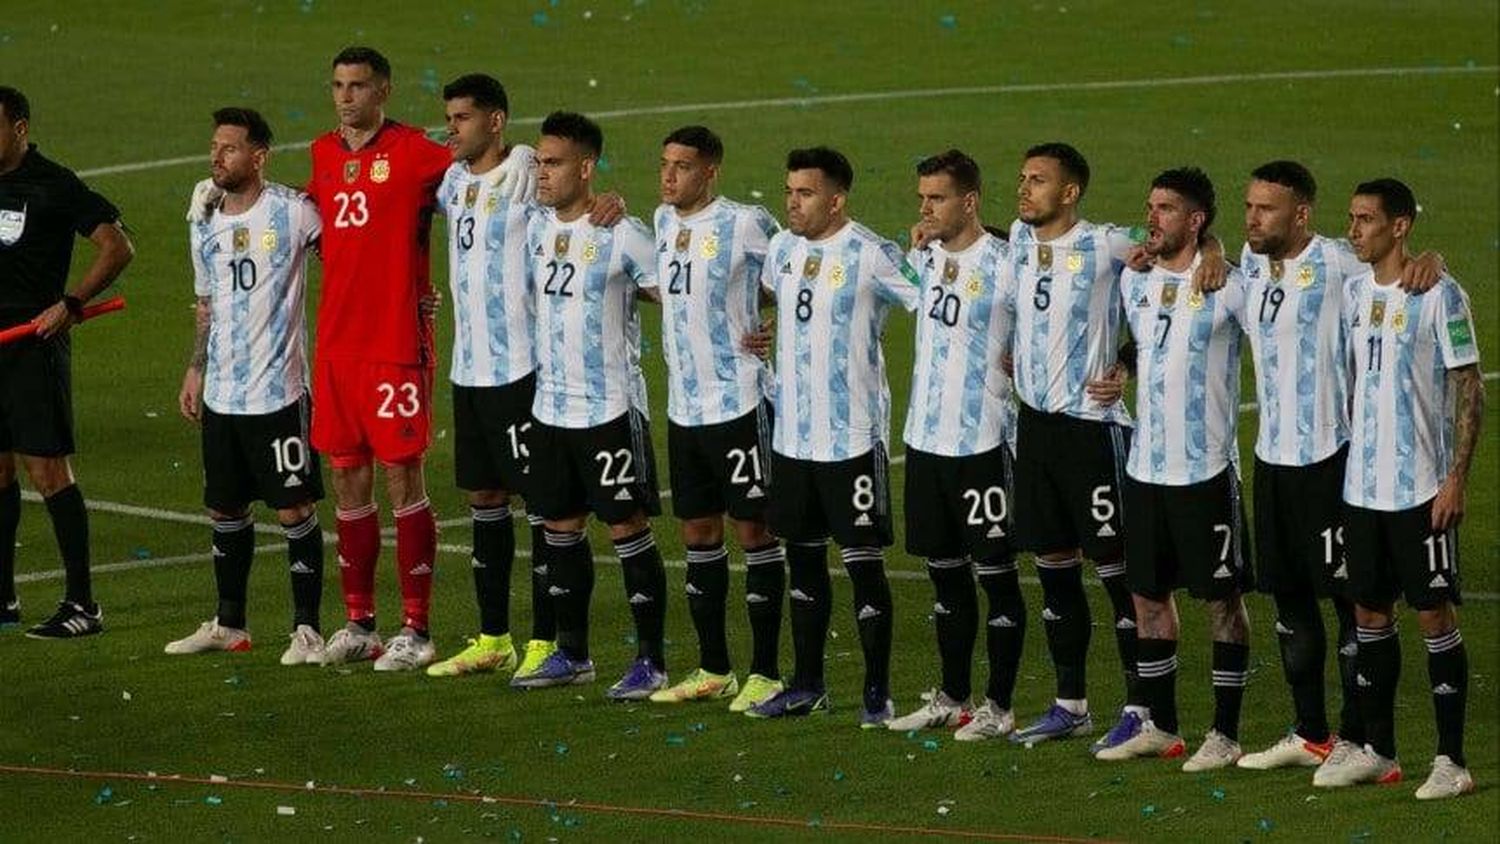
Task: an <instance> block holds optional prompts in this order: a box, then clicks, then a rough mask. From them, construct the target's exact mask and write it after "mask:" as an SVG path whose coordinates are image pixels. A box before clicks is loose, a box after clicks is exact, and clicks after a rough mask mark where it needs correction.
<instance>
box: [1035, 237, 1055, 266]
mask: <svg viewBox="0 0 1500 844" xmlns="http://www.w3.org/2000/svg"><path fill="white" fill-rule="evenodd" d="M1036 265H1037V267H1038V268H1039V269H1043V270H1050V269H1052V247H1051V246H1048V245H1047V244H1045V243H1043V244H1041V245H1039V246H1037V248H1036Z"/></svg>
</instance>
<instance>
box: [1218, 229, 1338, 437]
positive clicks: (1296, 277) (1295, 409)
mask: <svg viewBox="0 0 1500 844" xmlns="http://www.w3.org/2000/svg"><path fill="white" fill-rule="evenodd" d="M1366 269H1367V268H1366V267H1365V265H1364V264H1361V263H1360V262H1359V259H1358V258H1356V257H1355V256H1354V253H1353V251H1351V250H1350V248H1349V245H1348V244H1347V243H1346V242H1344V241H1340V240H1332V239H1329V238H1326V237H1323V236H1321V235H1313V239H1312V242H1310V243H1309V244H1308V245H1307V248H1306V249H1304V250H1302V253H1301V254H1299V255H1297V256H1296V257H1295V258H1288V259H1287V260H1285V261H1273V260H1271V259H1270V258H1269V257H1267V256H1265V255H1257V254H1255V253H1254V252H1251V251H1250V246H1249V244H1246V245H1245V248H1244V249H1243V250H1242V251H1241V253H1240V271H1241V272H1242V273H1244V276H1245V304H1246V312H1245V330H1246V331H1247V332H1248V333H1249V335H1250V351H1251V353H1252V355H1253V356H1254V357H1255V398H1256V401H1257V402H1258V403H1259V405H1260V425H1259V428H1258V431H1257V433H1256V436H1255V454H1256V456H1257V457H1259V458H1260V459H1261V460H1264V461H1265V462H1267V463H1274V464H1276V465H1278V466H1308V465H1311V464H1313V463H1317V462H1319V461H1321V460H1323V459H1325V458H1327V457H1328V456H1329V455H1331V454H1333V453H1334V452H1335V451H1338V450H1339V448H1341V447H1342V446H1343V445H1344V443H1345V442H1347V441H1348V439H1349V375H1348V366H1347V364H1346V355H1345V351H1344V335H1343V331H1344V329H1343V325H1342V324H1341V323H1340V313H1341V312H1342V309H1343V297H1344V285H1345V283H1346V282H1347V281H1348V280H1349V279H1350V278H1351V277H1353V276H1355V275H1359V274H1360V273H1362V272H1364V271H1365V270H1366Z"/></svg>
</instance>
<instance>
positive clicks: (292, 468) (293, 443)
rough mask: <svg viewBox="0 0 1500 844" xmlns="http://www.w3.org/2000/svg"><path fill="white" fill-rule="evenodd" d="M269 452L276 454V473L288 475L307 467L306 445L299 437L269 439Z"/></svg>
mask: <svg viewBox="0 0 1500 844" xmlns="http://www.w3.org/2000/svg"><path fill="white" fill-rule="evenodd" d="M271 453H272V454H273V455H275V456H276V474H278V475H290V474H292V473H293V472H300V471H302V470H303V469H305V468H307V446H306V445H304V444H303V443H302V438H301V437H283V438H281V439H279V440H271Z"/></svg>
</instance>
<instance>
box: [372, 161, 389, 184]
mask: <svg viewBox="0 0 1500 844" xmlns="http://www.w3.org/2000/svg"><path fill="white" fill-rule="evenodd" d="M390 177H391V160H390V159H389V158H377V159H375V161H374V162H373V163H372V164H371V165H370V181H372V182H375V183H376V184H379V183H381V182H384V181H385V180H387V179H389V178H390Z"/></svg>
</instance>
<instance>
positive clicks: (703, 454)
mask: <svg viewBox="0 0 1500 844" xmlns="http://www.w3.org/2000/svg"><path fill="white" fill-rule="evenodd" d="M667 457H668V463H669V468H668V472H669V477H670V479H671V482H672V513H673V514H674V515H676V516H677V518H679V519H701V518H704V517H707V516H722V515H723V514H725V513H728V514H729V515H730V516H731V517H732V518H734V519H736V520H739V521H765V517H766V502H767V501H768V500H769V495H768V490H769V483H770V468H771V467H770V465H769V464H768V461H769V460H770V457H771V412H770V408H769V407H767V406H766V405H764V404H762V405H761V406H760V407H758V408H756V409H755V410H754V411H753V412H751V413H747V414H745V415H744V416H741V417H739V418H738V419H731V420H729V421H728V422H720V423H718V424H715V425H692V426H686V425H678V424H676V423H674V422H671V421H670V420H669V421H668V422H667Z"/></svg>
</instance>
